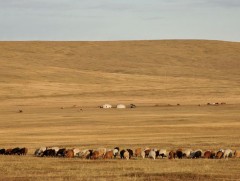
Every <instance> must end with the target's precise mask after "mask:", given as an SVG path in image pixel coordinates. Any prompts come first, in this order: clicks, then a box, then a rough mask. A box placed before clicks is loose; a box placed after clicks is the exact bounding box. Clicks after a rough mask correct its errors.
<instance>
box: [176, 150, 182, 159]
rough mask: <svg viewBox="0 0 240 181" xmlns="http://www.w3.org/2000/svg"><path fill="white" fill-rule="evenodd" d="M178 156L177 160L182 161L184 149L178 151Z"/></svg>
mask: <svg viewBox="0 0 240 181" xmlns="http://www.w3.org/2000/svg"><path fill="white" fill-rule="evenodd" d="M176 156H177V158H179V159H182V158H183V152H182V149H178V150H177V151H176Z"/></svg>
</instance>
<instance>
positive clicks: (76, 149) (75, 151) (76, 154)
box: [73, 148, 80, 156]
mask: <svg viewBox="0 0 240 181" xmlns="http://www.w3.org/2000/svg"><path fill="white" fill-rule="evenodd" d="M79 152H80V150H79V149H78V148H74V149H73V153H74V156H79Z"/></svg>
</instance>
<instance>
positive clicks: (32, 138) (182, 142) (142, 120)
mask: <svg viewBox="0 0 240 181" xmlns="http://www.w3.org/2000/svg"><path fill="white" fill-rule="evenodd" d="M239 57H240V44H239V43H233V42H219V41H183V40H182V41H180V40H179V41H177V40H176V41H130V42H0V100H1V105H0V128H1V129H0V137H1V141H0V147H4V148H11V147H15V146H20V147H24V146H25V147H27V148H29V154H28V155H27V156H22V157H16V156H0V168H1V169H0V180H237V179H238V178H240V173H239V169H240V160H238V159H229V160H204V159H201V160H186V159H185V160H174V161H170V160H167V159H163V160H160V159H158V160H155V161H153V160H149V159H146V160H139V159H133V160H129V161H125V160H124V161H121V160H107V161H103V160H97V161H88V160H81V159H78V158H75V159H61V158H36V157H33V155H32V154H33V152H34V150H35V149H36V148H37V147H40V146H43V145H45V146H53V145H54V146H60V147H68V148H72V147H79V148H97V147H100V146H104V147H107V148H113V147H114V146H120V147H121V148H132V149H134V148H137V147H145V146H149V147H157V148H167V149H177V148H179V147H181V148H192V149H196V148H201V149H203V150H206V149H213V150H217V149H219V148H232V149H240V142H239V140H240V133H239V130H240V115H239V110H240V86H239V85H240V71H239V70H240V60H239ZM207 102H226V103H227V104H226V105H219V106H206V103H207ZM103 103H111V104H117V103H124V104H130V103H134V104H136V105H137V108H136V109H126V110H117V109H111V110H103V109H99V108H98V107H97V106H99V105H101V104H103ZM176 104H181V106H176ZM199 104H200V106H199ZM61 107H63V109H61ZM19 109H21V110H23V112H22V113H19V112H18V110H19ZM81 109H82V110H81Z"/></svg>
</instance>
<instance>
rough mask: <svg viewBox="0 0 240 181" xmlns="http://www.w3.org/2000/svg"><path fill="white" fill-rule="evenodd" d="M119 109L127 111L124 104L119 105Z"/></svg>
mask: <svg viewBox="0 0 240 181" xmlns="http://www.w3.org/2000/svg"><path fill="white" fill-rule="evenodd" d="M117 108H118V109H125V108H126V106H125V105H124V104H118V105H117Z"/></svg>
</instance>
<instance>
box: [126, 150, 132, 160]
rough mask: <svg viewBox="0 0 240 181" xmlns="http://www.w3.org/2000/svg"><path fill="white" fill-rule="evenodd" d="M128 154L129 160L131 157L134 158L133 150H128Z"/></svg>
mask: <svg viewBox="0 0 240 181" xmlns="http://www.w3.org/2000/svg"><path fill="white" fill-rule="evenodd" d="M127 151H128V153H129V159H131V157H133V151H132V150H131V149H127Z"/></svg>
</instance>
